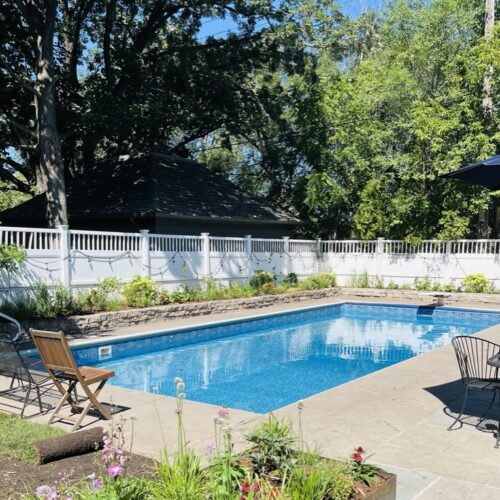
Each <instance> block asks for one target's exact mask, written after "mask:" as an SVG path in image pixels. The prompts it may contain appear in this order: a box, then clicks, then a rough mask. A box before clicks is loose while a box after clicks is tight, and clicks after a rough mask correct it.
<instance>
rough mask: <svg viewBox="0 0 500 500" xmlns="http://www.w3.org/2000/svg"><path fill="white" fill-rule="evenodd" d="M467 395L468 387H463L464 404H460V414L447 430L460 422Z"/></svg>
mask: <svg viewBox="0 0 500 500" xmlns="http://www.w3.org/2000/svg"><path fill="white" fill-rule="evenodd" d="M468 395H469V386H467V385H466V386H465V394H464V402H463V404H462V409H461V410H460V414H459V415H458V416H457V418H456V419H455V420H454V421H453V423H452V424H451V425H450V426H449V427H448V430H449V431H451V430H452V429H453V427H454V426H455V424H456V423H457V422H459V421H460V419H461V418H462V415H463V414H464V410H465V406H466V405H467V397H468Z"/></svg>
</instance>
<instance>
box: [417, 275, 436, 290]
mask: <svg viewBox="0 0 500 500" xmlns="http://www.w3.org/2000/svg"><path fill="white" fill-rule="evenodd" d="M413 287H414V288H415V290H418V291H419V292H423V291H426V290H432V283H431V280H430V279H429V277H428V276H426V277H425V278H423V279H420V278H415V280H414V282H413Z"/></svg>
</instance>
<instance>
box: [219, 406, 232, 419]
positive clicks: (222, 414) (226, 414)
mask: <svg viewBox="0 0 500 500" xmlns="http://www.w3.org/2000/svg"><path fill="white" fill-rule="evenodd" d="M217 416H218V417H219V418H222V419H224V420H227V419H228V418H229V410H228V409H227V408H219V409H218V410H217Z"/></svg>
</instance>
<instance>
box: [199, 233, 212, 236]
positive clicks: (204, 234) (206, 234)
mask: <svg viewBox="0 0 500 500" xmlns="http://www.w3.org/2000/svg"><path fill="white" fill-rule="evenodd" d="M209 234H210V233H201V235H202V236H208V235H209Z"/></svg>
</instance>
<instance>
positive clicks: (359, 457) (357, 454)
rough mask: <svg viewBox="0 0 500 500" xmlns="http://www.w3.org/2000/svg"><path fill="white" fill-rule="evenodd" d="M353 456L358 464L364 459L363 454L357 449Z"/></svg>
mask: <svg viewBox="0 0 500 500" xmlns="http://www.w3.org/2000/svg"><path fill="white" fill-rule="evenodd" d="M351 458H352V459H353V460H354V461H355V462H356V463H358V464H360V463H361V462H362V461H363V457H362V456H361V454H359V453H358V452H357V451H355V452H354V453H353V454H352V455H351Z"/></svg>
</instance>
